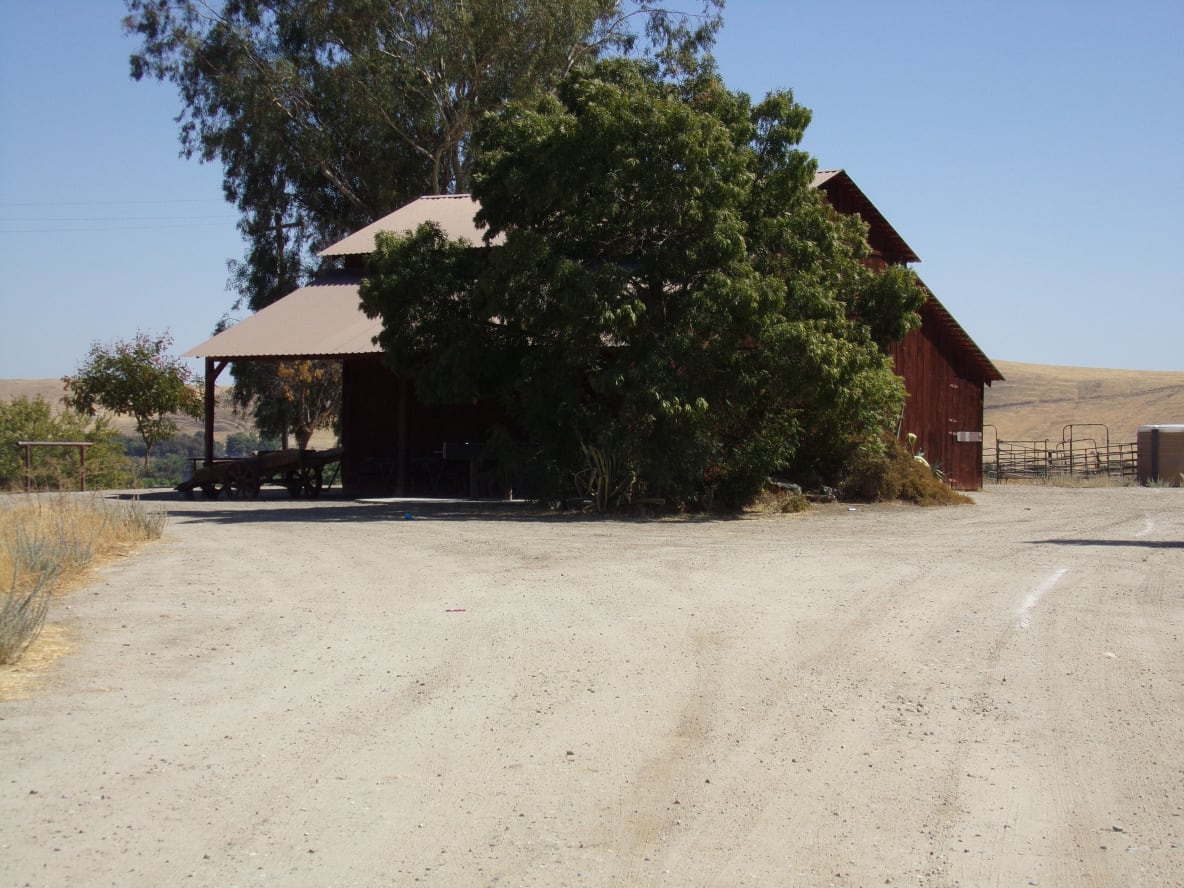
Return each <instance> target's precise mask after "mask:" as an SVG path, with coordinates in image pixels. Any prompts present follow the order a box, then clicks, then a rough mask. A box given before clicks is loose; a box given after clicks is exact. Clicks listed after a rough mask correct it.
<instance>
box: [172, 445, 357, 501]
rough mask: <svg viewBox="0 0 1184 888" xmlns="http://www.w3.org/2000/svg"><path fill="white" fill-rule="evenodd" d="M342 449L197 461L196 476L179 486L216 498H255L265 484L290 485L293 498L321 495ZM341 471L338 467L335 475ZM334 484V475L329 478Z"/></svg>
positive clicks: (189, 493)
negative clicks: (332, 466) (329, 467)
mask: <svg viewBox="0 0 1184 888" xmlns="http://www.w3.org/2000/svg"><path fill="white" fill-rule="evenodd" d="M341 455H342V449H341V448H340V447H334V448H332V449H330V450H295V449H289V450H264V451H260V452H259V453H257V454H255V455H254V456H244V457H238V458H235V459H215V460H212V461H210V462H203V463H201V464H200V465H199V464H198V462H199V461H198V460H194V466H193V476H192V477H191V478H189V479H188V480H186V481H182V482H181V483H180V484H178V485H177V490H179V491H180V492H181V493H183V494H184V495H186V496H188V497H192V496H193V495H194V494H195V493H196V491H198V490H201V492H202V495H203V496H205V497H207V498H209V499H214V498H216V497H220V496H224V497H227V498H230V499H255V497H257V496H259V490H260V488H262V487H263V485H264V484H278V485H279V486H281V487H286V488H287V490H288V494H289V495H290V496H292V497H302V496H303V497H316V496H320V494H321V489H322V487H324V486H325V468H326V466H329V465H332V464H334V463H338V462H340V461H341ZM336 474H337V472H336V469H334V471H333V476H334V477H335V476H336ZM329 483H330V484H332V478H330V481H329Z"/></svg>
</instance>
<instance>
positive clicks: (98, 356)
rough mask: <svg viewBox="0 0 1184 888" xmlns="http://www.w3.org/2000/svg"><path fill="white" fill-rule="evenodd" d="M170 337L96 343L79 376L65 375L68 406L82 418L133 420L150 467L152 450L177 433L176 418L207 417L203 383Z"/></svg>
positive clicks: (145, 460)
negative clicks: (173, 351)
mask: <svg viewBox="0 0 1184 888" xmlns="http://www.w3.org/2000/svg"><path fill="white" fill-rule="evenodd" d="M172 344H173V339H172V337H171V336H169V334H168V333H167V332H166V333H163V334H161V335H159V336H150V335H149V334H147V333H137V334H136V336H135V338H134V339H133V340H131V341H130V342H128V341H125V340H119V341H117V342H115V343H114V344H113V345H105V344H103V343H101V342H95V343H94V344H92V345H91V347H90V352H89V354H88V355H87V357H86V360H85V361H84V362H83V363H82V366H80V367H79V368H78V370H77V372H76V373H75V374H74V375H73V376H65V377H63V378H62V382H63V383H65V386H66V394H65V397H64V398H63V401H64V402H65V403H66V404H67V405H68V406H70V407H71V408H73V409H74V410H77V411H79V412H80V413H85V414H88V415H90V416H94V415H95V414H96V413H97V412H98V411H99V410H105V411H108V412H110V413H115V414H122V415H124V416H131V417H133V418H134V419H135V421H136V431H137V432H138V433H139V435H140V437H141V438H142V439H143V440H144V468H145V469H147V467H148V460H149V459H150V458H151V456H152V447H153V445H155V444H156V443H157V442H159V441H164V440H167V439H169V438H171V437H172V436H173V435H175V434H176V433H177V423H176V422H175V421H174V420H173V418H172V417H173V415H175V414H178V413H179V414H183V415H185V416H190V417H192V418H194V419H200V418H201V417H202V407H203V401H202V396H201V394H200V393H199V391H198V386H199V385H200V380H198V379H195V378H194V377H193V374H192V372H191V371H190V370H189V368H188V367H186V366H185V365H184V364H182V363H181V362H180V361H179V360H177V359H176V358H174V357H172V356H171V355H169V353H168V350H169V347H170V346H171V345H172Z"/></svg>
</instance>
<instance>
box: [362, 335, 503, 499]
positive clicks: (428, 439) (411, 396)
mask: <svg viewBox="0 0 1184 888" xmlns="http://www.w3.org/2000/svg"><path fill="white" fill-rule="evenodd" d="M503 421H504V417H503V413H502V411H501V410H500V409H499V408H498V407H497V405H496V404H493V403H490V402H479V403H476V404H473V405H468V406H463V405H462V406H457V405H450V406H431V405H426V404H422V403H420V402H419V400H418V399H417V398H416V397H415V383H414V380H400V379H399V377H397V376H395V375H394V374H393V373H392V372H391V371H390V370H388V369H387V368H386V366H385V365H384V364H383V363H382V361H381V360H379V359H378V358H377V357H365V358H347V359H346V360H345V362H344V366H343V369H342V405H341V443H342V447H343V448H344V450H345V459H344V460H343V465H342V483H343V485H344V486H345V488H346V489H347V490H349V491H351V492H367V491H368V492H375V493H385V494H388V495H390V494H394V495H401V496H468V494H469V474H468V463H465V462H457V461H450V462H448V463H444V462H443V461H442V460H441V458H440V450H441V447H442V446H443V444H444V442H446V441H447V442H449V443H463V442H473V443H484V442H486V441H487V440H488V439H489V435H490V431H491V430H492V429H493V427H494V426H496V425H498V424H499V423H502V422H503ZM400 439H402V441H403V442H404V444H403V448H402V452H400V447H399V441H400Z"/></svg>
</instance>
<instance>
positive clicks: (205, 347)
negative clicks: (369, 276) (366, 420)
mask: <svg viewBox="0 0 1184 888" xmlns="http://www.w3.org/2000/svg"><path fill="white" fill-rule="evenodd" d="M360 280H361V279H360V278H359V277H358V276H357V275H353V276H349V277H347V276H344V275H335V276H329V277H326V278H324V279H322V280H320V281H314V282H313V283H311V284H309V285H308V286H307V287H301V288H300V289H299V290H296V291H295V292H294V293H289V294H288V295H287V296H285V297H284V298H283V299H280V300H277V301H276V302H273V303H272V304H271V305H269V306H267V307H266V308H264V309H262V310H261V311H259V312H257V313H255V314H253V315H251V316H249V317H246V318H243V320H241V321H239V322H238V323H237V324H235V325H234V326H233V327H229V328H227V329H226V330H223V331H222V332H221V333H219V334H218V335H217V336H214V337H213V338H211V339H207V340H206V341H205V342H203V343H202V344H201V345H198V346H195V347H194V348H191V349H190V350H189V351H187V352H185V354H184V355H183V357H186V358H330V357H341V356H343V355H364V354H378V353H381V352H382V349H381V348H380V347H379V346H377V345H375V344H374V337H375V336H377V335H378V334H379V332H380V331H381V330H382V321H381V320H380V319H378V318H375V319H373V320H371V319H370V318H368V317H366V315H365V314H364V313H363V312H362V309H361V307H360V306H359V300H358V286H359V284H360Z"/></svg>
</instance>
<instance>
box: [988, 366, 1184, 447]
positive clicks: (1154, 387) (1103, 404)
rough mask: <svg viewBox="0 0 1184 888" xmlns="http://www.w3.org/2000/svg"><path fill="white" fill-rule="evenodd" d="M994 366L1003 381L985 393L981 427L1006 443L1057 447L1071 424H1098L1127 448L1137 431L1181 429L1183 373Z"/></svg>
mask: <svg viewBox="0 0 1184 888" xmlns="http://www.w3.org/2000/svg"><path fill="white" fill-rule="evenodd" d="M995 365H996V366H997V367H998V368H999V370H1000V371H1001V372H1002V373H1003V375H1004V376H1005V377H1007V379H1006V381H1004V382H997V383H995V384H994V385H993V386H991V387H990V388H988V389H987V392H986V410H985V411H984V417H983V421H984V422H985V423H987V424H988V425H994V426H995V427H996V428H997V429H998V430H999V438H1000V439H1002V440H1005V441H1040V440H1050V441H1054V442H1055V441H1060V440H1062V436H1063V433H1064V427H1065V426H1066V425H1068V424H1070V423H1072V424H1085V423H1099V424H1101V425H1105V426H1106V427H1107V428H1108V429H1109V431H1110V442H1111V443H1114V444H1117V443H1127V442H1132V441H1134V440H1135V438H1136V432H1137V431H1138V428H1139V426H1141V425H1149V424H1155V423H1184V371H1180V372H1153V371H1143V370H1102V369H1096V368H1087V367H1055V366H1046V365H1043V364H1020V363H1014V362H1010V361H996V362H995ZM986 437H987V439H988V441H989V440H990V438H991V432H990V430H989V429H988V431H987V435H986Z"/></svg>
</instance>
